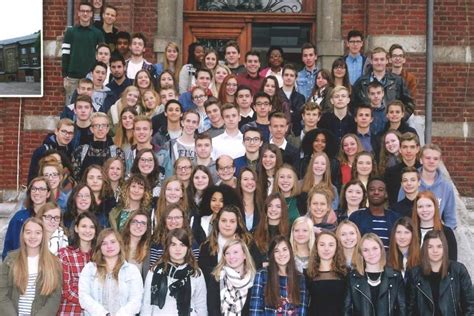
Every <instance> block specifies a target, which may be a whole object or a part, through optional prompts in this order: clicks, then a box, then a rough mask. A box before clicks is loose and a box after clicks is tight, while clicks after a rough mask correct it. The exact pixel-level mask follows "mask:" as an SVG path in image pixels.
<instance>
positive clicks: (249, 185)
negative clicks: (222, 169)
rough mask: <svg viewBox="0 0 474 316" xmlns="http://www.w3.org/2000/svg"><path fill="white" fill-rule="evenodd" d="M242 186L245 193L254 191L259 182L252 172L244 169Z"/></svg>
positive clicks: (241, 180)
mask: <svg viewBox="0 0 474 316" xmlns="http://www.w3.org/2000/svg"><path fill="white" fill-rule="evenodd" d="M240 187H241V189H242V192H244V193H254V192H255V189H256V188H257V182H256V179H255V177H254V176H253V174H252V172H250V171H248V170H247V171H244V172H242V175H241V179H240Z"/></svg>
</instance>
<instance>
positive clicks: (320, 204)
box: [309, 193, 330, 222]
mask: <svg viewBox="0 0 474 316" xmlns="http://www.w3.org/2000/svg"><path fill="white" fill-rule="evenodd" d="M329 208H330V207H329V202H328V200H327V199H326V196H324V195H323V194H320V193H315V194H313V196H312V197H311V201H310V204H309V210H310V212H311V217H312V219H313V221H316V222H320V221H322V220H323V218H324V216H326V214H327V213H328V211H329Z"/></svg>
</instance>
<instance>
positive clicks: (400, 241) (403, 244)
mask: <svg viewBox="0 0 474 316" xmlns="http://www.w3.org/2000/svg"><path fill="white" fill-rule="evenodd" d="M412 236H413V234H412V233H411V231H410V230H409V229H408V228H406V227H405V226H403V225H397V227H396V228H395V242H396V243H397V246H398V248H400V249H407V248H408V247H409V246H410V243H411V238H412Z"/></svg>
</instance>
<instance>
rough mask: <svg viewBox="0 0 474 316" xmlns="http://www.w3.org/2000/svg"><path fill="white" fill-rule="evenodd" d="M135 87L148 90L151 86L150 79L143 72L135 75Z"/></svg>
mask: <svg viewBox="0 0 474 316" xmlns="http://www.w3.org/2000/svg"><path fill="white" fill-rule="evenodd" d="M137 86H138V87H139V88H140V89H148V88H149V87H150V86H151V81H150V77H149V76H148V74H147V73H146V72H144V71H142V72H140V73H139V74H138V75H137Z"/></svg>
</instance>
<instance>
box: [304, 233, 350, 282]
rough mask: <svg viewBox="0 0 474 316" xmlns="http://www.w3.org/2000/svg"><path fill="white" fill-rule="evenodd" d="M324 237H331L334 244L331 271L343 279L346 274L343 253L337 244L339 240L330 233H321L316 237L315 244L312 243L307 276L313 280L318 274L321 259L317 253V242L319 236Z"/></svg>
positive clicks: (339, 244)
mask: <svg viewBox="0 0 474 316" xmlns="http://www.w3.org/2000/svg"><path fill="white" fill-rule="evenodd" d="M324 235H328V236H331V237H332V238H334V241H335V242H336V252H335V254H334V257H333V258H332V260H331V271H332V272H334V273H336V274H337V275H338V276H339V277H341V278H343V277H345V276H346V274H347V266H346V258H345V257H344V252H343V251H342V246H341V243H340V242H339V239H337V237H336V234H334V233H333V232H330V231H322V232H321V233H320V234H318V236H317V237H316V242H315V243H314V245H313V249H311V254H310V256H309V262H308V276H309V277H310V279H315V278H317V277H318V276H319V274H320V271H319V267H320V265H321V257H320V256H319V253H318V242H319V239H320V238H321V236H324Z"/></svg>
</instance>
